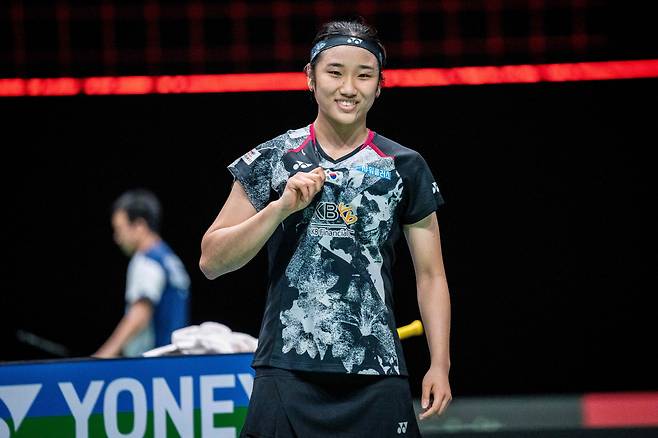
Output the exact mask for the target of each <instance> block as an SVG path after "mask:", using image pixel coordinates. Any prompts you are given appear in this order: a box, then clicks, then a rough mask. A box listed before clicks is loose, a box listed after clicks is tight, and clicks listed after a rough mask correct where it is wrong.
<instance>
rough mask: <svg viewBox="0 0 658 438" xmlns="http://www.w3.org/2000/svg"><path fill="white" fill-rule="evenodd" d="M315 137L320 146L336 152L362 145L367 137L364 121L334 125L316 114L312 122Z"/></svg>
mask: <svg viewBox="0 0 658 438" xmlns="http://www.w3.org/2000/svg"><path fill="white" fill-rule="evenodd" d="M313 127H314V129H315V138H316V139H317V141H318V143H320V144H321V145H322V148H323V149H325V151H327V149H329V150H331V151H336V152H347V151H350V150H352V149H354V148H356V147H358V146H360V145H362V144H363V143H364V142H365V141H366V138H368V128H366V125H365V123H362V124H358V125H356V126H355V125H336V124H332V123H330V122H329V121H327V120H325V119H324V118H321V117H320V116H318V118H316V119H315V122H313Z"/></svg>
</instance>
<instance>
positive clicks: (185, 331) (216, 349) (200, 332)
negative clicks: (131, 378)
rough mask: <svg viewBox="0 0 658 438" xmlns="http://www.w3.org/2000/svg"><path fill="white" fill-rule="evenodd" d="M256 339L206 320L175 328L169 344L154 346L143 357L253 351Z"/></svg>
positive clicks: (256, 344) (256, 343)
mask: <svg viewBox="0 0 658 438" xmlns="http://www.w3.org/2000/svg"><path fill="white" fill-rule="evenodd" d="M257 346H258V339H256V338H254V337H253V336H251V335H248V334H246V333H240V332H234V331H232V330H231V329H230V328H228V327H227V326H225V325H224V324H220V323H218V322H213V321H207V322H204V323H202V324H201V325H191V326H188V327H183V328H181V329H178V330H175V331H174V332H173V333H172V334H171V344H169V345H165V346H162V347H158V348H154V349H153V350H149V351H147V352H145V353H144V354H143V356H145V357H153V356H165V355H175V354H216V353H253V352H254V351H256V347H257Z"/></svg>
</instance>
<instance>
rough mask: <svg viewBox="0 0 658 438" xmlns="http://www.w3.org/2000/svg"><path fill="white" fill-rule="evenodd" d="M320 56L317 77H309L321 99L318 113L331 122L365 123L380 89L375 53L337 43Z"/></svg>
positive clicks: (318, 99) (317, 99) (318, 98)
mask: <svg viewBox="0 0 658 438" xmlns="http://www.w3.org/2000/svg"><path fill="white" fill-rule="evenodd" d="M319 56H320V58H319V60H318V63H317V64H316V66H315V80H314V81H313V80H312V79H311V78H310V77H309V79H308V82H309V88H312V89H313V91H314V95H315V100H316V101H317V102H318V116H319V117H324V118H326V119H327V121H329V122H330V123H332V124H339V125H355V124H360V123H363V124H365V121H366V114H367V113H368V110H369V109H370V107H371V106H372V104H373V103H374V101H375V98H376V97H377V96H379V90H380V87H379V67H378V64H377V59H376V58H375V55H373V54H372V53H370V52H369V51H367V50H366V49H362V48H360V47H354V46H336V47H332V48H331V49H327V50H325V51H324V52H322V53H321V54H320V55H319Z"/></svg>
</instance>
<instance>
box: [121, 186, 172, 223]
mask: <svg viewBox="0 0 658 438" xmlns="http://www.w3.org/2000/svg"><path fill="white" fill-rule="evenodd" d="M117 210H123V211H125V212H126V214H127V215H128V220H129V221H130V222H134V221H135V220H136V219H138V218H141V219H144V221H145V222H146V223H147V224H148V226H149V228H150V229H151V230H153V231H155V232H156V233H157V232H159V231H160V214H161V211H162V207H161V206H160V201H159V200H158V198H157V197H156V196H155V195H154V194H153V192H151V191H149V190H146V189H135V190H128V191H127V192H124V193H123V194H122V195H121V196H119V198H118V199H117V200H116V201H114V204H112V213H115V212H116V211H117Z"/></svg>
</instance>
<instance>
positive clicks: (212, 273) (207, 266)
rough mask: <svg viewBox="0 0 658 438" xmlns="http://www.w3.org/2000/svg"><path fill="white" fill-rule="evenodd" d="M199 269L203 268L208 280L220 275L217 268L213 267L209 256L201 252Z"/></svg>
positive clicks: (202, 270)
mask: <svg viewBox="0 0 658 438" xmlns="http://www.w3.org/2000/svg"><path fill="white" fill-rule="evenodd" d="M199 269H201V272H203V275H205V276H206V278H207V279H208V280H214V279H215V278H217V277H219V275H220V273H219V272H217V270H215V269H213V267H212V264H211V263H210V260H209V259H208V257H206V256H204V255H203V254H201V258H200V259H199Z"/></svg>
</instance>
